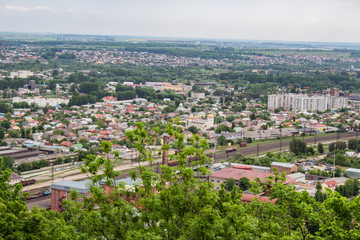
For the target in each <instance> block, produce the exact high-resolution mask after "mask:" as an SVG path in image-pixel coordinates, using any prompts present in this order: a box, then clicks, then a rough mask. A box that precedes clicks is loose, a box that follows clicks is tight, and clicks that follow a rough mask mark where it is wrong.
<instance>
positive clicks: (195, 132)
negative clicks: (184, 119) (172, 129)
mask: <svg viewBox="0 0 360 240" xmlns="http://www.w3.org/2000/svg"><path fill="white" fill-rule="evenodd" d="M188 131H190V132H191V133H192V134H197V133H198V132H199V129H198V128H197V127H195V126H190V127H189V128H188Z"/></svg>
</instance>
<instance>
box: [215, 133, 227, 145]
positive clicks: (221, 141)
mask: <svg viewBox="0 0 360 240" xmlns="http://www.w3.org/2000/svg"><path fill="white" fill-rule="evenodd" d="M217 143H218V145H220V146H225V145H226V137H225V136H224V135H221V136H220V137H218V139H217Z"/></svg>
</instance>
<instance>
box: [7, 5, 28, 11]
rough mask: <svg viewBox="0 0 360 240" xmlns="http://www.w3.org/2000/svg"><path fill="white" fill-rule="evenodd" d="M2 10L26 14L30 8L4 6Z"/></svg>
mask: <svg viewBox="0 0 360 240" xmlns="http://www.w3.org/2000/svg"><path fill="white" fill-rule="evenodd" d="M3 9H5V10H11V11H19V12H28V11H30V8H26V7H18V6H10V5H7V6H5V7H4V8H3Z"/></svg>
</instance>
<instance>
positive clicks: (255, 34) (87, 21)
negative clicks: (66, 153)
mask: <svg viewBox="0 0 360 240" xmlns="http://www.w3.org/2000/svg"><path fill="white" fill-rule="evenodd" d="M0 31H13V32H53V33H75V34H106V35H133V36H155V37H156V36H162V37H190V38H218V39H219V38H221V39H240V40H241V39H252V40H284V41H322V42H357V43H359V42H360V0H0Z"/></svg>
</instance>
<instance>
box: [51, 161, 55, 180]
mask: <svg viewBox="0 0 360 240" xmlns="http://www.w3.org/2000/svg"><path fill="white" fill-rule="evenodd" d="M54 162H55V160H53V161H52V162H51V182H54Z"/></svg>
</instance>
